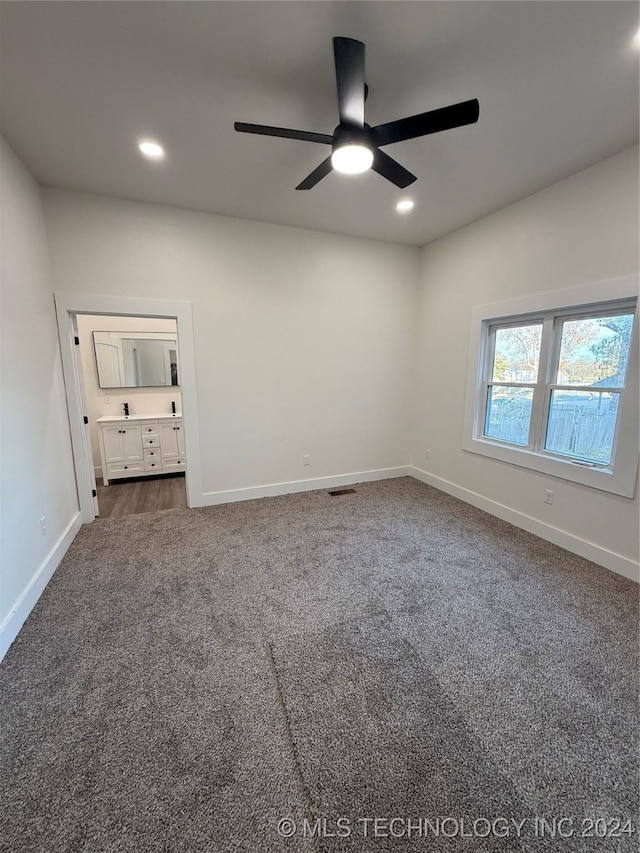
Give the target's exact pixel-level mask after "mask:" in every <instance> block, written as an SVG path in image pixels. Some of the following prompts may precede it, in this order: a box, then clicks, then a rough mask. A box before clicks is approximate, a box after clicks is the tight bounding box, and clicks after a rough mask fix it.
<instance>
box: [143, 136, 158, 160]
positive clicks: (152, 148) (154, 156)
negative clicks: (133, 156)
mask: <svg viewBox="0 0 640 853" xmlns="http://www.w3.org/2000/svg"><path fill="white" fill-rule="evenodd" d="M138 148H139V149H140V151H141V152H142V153H143V154H144V156H145V157H148V158H149V159H150V160H162V158H163V157H164V148H163V147H162V145H158V143H157V142H152V141H151V140H150V139H143V140H142V141H141V142H138Z"/></svg>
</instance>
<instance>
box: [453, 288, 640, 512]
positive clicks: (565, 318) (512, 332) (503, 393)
mask: <svg viewBox="0 0 640 853" xmlns="http://www.w3.org/2000/svg"><path fill="white" fill-rule="evenodd" d="M562 293H563V294H568V293H570V291H563V292H562ZM574 295H575V294H574ZM547 298H548V297H547ZM542 299H543V297H538V298H536V299H534V301H537V302H541V301H542ZM562 301H566V300H562V299H561V300H560V307H557V308H554V309H553V310H542V311H536V312H530V311H527V312H526V313H518V314H516V313H514V314H512V315H510V316H509V315H507V316H505V315H504V314H501V315H500V316H498V315H497V314H496V315H494V316H493V317H491V316H487V315H489V310H490V309H491V306H487V307H486V309H478V310H481V311H482V314H483V316H482V317H481V318H477V317H476V318H474V322H476V323H477V324H478V326H479V335H478V334H477V333H476V336H475V346H476V347H477V349H476V355H475V365H473V362H471V364H472V372H473V373H475V378H476V381H475V383H474V384H473V387H472V389H471V391H472V393H473V399H472V400H470V396H469V393H468V397H467V409H468V418H467V420H468V424H467V433H466V434H465V440H464V442H463V447H464V448H465V449H466V450H471V451H473V452H476V453H481V454H483V455H486V456H492V457H494V458H497V459H501V460H502V461H508V462H513V463H515V464H517V465H521V466H524V467H528V468H533V469H535V470H538V471H541V472H543V473H548V474H551V475H553V476H558V477H563V478H564V479H569V480H574V481H577V482H581V483H584V484H585V485H591V486H595V487H596V488H600V489H604V490H606V491H611V492H614V493H617V494H622V495H626V496H628V497H631V496H633V494H634V491H635V480H636V472H637V464H638V413H637V407H638V404H637V396H638V395H637V386H638V375H637V374H638V371H637V355H636V356H635V358H634V357H633V356H632V351H634V348H635V347H637V344H636V343H635V340H636V338H637V329H636V328H635V327H636V326H637V322H636V321H635V310H636V300H635V298H627V299H619V300H612V301H609V302H600V303H591V304H587V305H584V304H583V305H581V306H578V307H574V306H571V305H562V304H561V303H562ZM524 302H526V303H530V302H531V300H524ZM493 308H494V310H495V308H496V306H493ZM477 313H478V311H476V312H474V314H476V315H477ZM478 319H479V322H478ZM472 346H473V344H472ZM474 366H475V370H473V367H474ZM469 433H470V434H469Z"/></svg>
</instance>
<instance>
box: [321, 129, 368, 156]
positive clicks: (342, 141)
mask: <svg viewBox="0 0 640 853" xmlns="http://www.w3.org/2000/svg"><path fill="white" fill-rule="evenodd" d="M345 145H364V146H366V147H367V148H370V149H371V151H373V150H374V148H375V147H376V144H375V140H374V135H373V130H372V128H371V127H370V125H368V124H365V126H364V127H357V126H356V125H348V124H339V125H338V126H337V127H336V129H335V130H334V131H333V142H332V144H331V150H332V152H333V151H336V150H337V149H338V148H342V147H343V146H345Z"/></svg>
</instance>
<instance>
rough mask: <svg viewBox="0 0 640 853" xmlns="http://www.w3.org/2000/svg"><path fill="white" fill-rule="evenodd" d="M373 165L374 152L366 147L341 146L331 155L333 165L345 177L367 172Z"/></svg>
mask: <svg viewBox="0 0 640 853" xmlns="http://www.w3.org/2000/svg"><path fill="white" fill-rule="evenodd" d="M372 163H373V151H372V150H371V149H370V148H367V146H366V145H341V146H340V148H336V150H335V151H334V152H333V154H332V155H331V165H332V166H333V168H334V169H335V170H336V171H337V172H343V173H344V174H345V175H359V174H360V172H366V171H367V169H370V168H371V164H372Z"/></svg>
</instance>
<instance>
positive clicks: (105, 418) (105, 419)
mask: <svg viewBox="0 0 640 853" xmlns="http://www.w3.org/2000/svg"><path fill="white" fill-rule="evenodd" d="M181 417H182V412H176V413H175V415H172V414H171V412H161V413H159V414H158V413H155V412H151V413H149V414H146V415H102V417H101V418H97V419H96V423H98V424H104V423H109V421H158V420H164V419H168V418H181Z"/></svg>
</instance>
